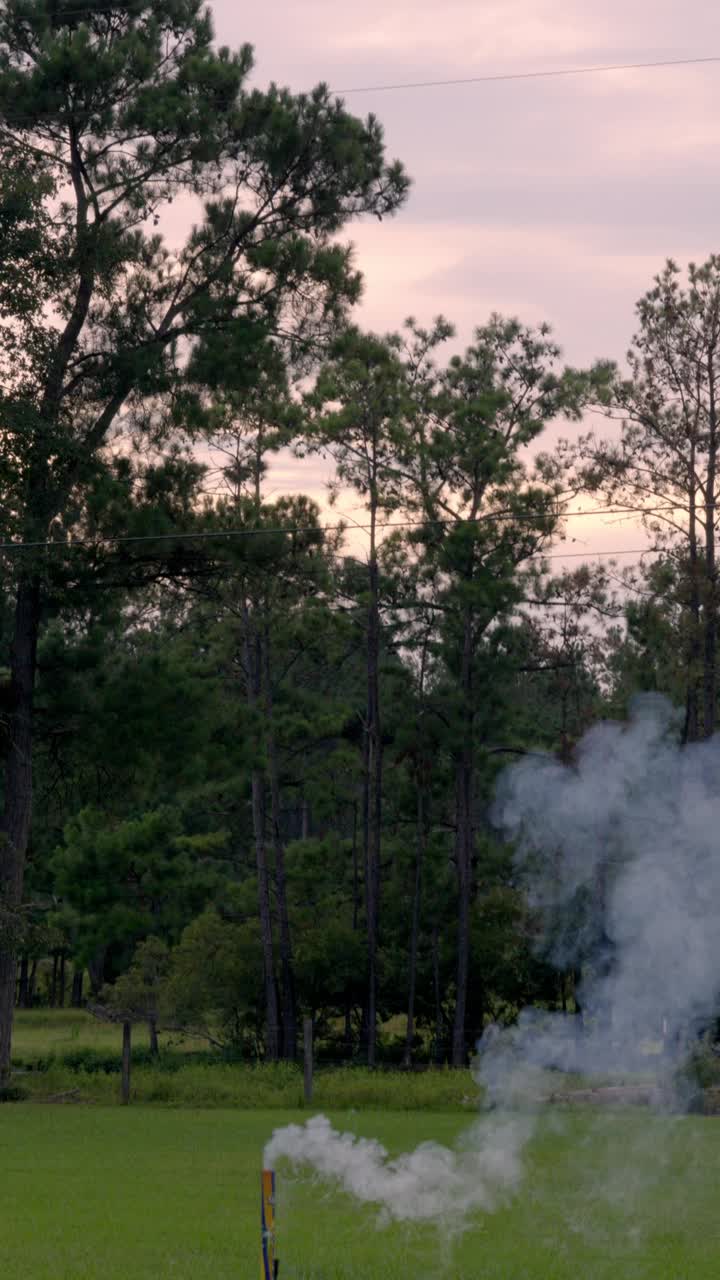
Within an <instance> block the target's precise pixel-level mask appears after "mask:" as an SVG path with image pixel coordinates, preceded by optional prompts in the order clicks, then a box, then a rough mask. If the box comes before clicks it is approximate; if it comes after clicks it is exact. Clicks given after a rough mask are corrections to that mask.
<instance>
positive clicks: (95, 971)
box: [88, 947, 107, 996]
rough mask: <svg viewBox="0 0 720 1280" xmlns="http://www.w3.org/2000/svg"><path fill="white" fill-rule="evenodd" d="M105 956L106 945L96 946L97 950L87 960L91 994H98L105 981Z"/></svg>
mask: <svg viewBox="0 0 720 1280" xmlns="http://www.w3.org/2000/svg"><path fill="white" fill-rule="evenodd" d="M106 956H107V947H98V949H97V951H96V952H95V954H94V955H93V956H91V957H90V960H89V961H88V974H89V975H90V991H91V993H92V995H93V996H99V995H100V992H101V991H102V988H103V985H104V982H105V959H106Z"/></svg>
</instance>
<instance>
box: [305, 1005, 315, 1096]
mask: <svg viewBox="0 0 720 1280" xmlns="http://www.w3.org/2000/svg"><path fill="white" fill-rule="evenodd" d="M303 1048H304V1056H305V1079H304V1084H305V1105H306V1106H309V1105H310V1103H311V1102H312V1096H313V1023H312V1018H304V1019H303Z"/></svg>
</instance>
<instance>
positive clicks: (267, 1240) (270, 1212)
mask: <svg viewBox="0 0 720 1280" xmlns="http://www.w3.org/2000/svg"><path fill="white" fill-rule="evenodd" d="M260 1207H261V1219H260V1220H261V1224H262V1248H261V1253H260V1280H275V1277H276V1276H277V1274H278V1268H279V1263H278V1260H277V1258H276V1256H275V1173H274V1170H272V1169H263V1171H262V1182H261V1196H260Z"/></svg>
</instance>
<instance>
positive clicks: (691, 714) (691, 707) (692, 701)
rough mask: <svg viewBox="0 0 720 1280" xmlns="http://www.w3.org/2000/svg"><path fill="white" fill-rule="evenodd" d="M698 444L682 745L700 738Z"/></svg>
mask: <svg viewBox="0 0 720 1280" xmlns="http://www.w3.org/2000/svg"><path fill="white" fill-rule="evenodd" d="M694 471H695V442H694V441H691V445H690V480H689V492H688V499H689V502H688V551H689V561H690V600H689V612H690V635H689V638H688V643H687V688H686V693H685V728H684V730H683V742H697V740H698V738H699V737H700V699H699V690H698V675H699V668H700V662H701V655H702V646H701V626H702V623H701V619H700V564H699V557H698V538H697V505H696V503H697V495H696V492H695V479H694Z"/></svg>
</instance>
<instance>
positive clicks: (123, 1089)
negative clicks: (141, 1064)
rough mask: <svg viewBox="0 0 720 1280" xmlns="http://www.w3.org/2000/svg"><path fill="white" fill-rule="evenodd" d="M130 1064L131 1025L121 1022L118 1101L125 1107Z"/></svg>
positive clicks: (128, 1090)
mask: <svg viewBox="0 0 720 1280" xmlns="http://www.w3.org/2000/svg"><path fill="white" fill-rule="evenodd" d="M131 1066H132V1025H131V1023H129V1022H123V1024H122V1078H121V1081H120V1101H121V1102H122V1105H123V1106H124V1107H126V1106H127V1105H128V1103H129V1101H130V1069H131Z"/></svg>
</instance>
